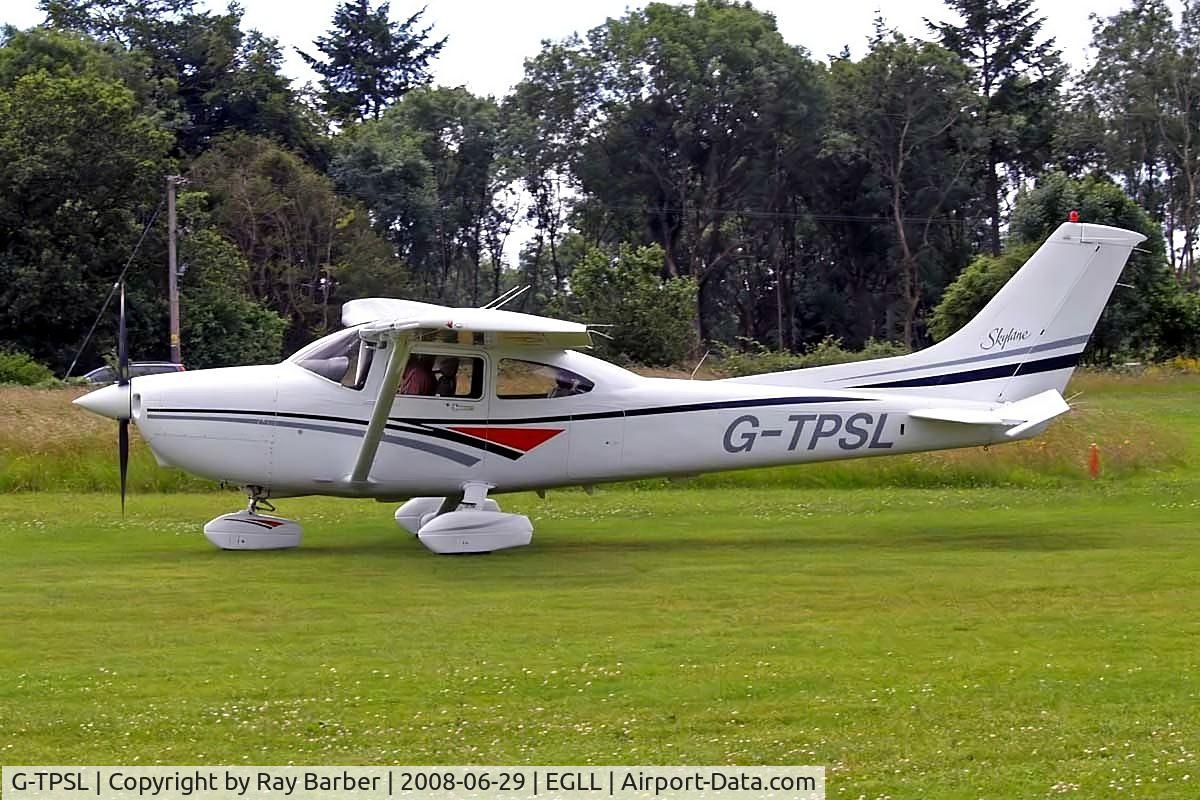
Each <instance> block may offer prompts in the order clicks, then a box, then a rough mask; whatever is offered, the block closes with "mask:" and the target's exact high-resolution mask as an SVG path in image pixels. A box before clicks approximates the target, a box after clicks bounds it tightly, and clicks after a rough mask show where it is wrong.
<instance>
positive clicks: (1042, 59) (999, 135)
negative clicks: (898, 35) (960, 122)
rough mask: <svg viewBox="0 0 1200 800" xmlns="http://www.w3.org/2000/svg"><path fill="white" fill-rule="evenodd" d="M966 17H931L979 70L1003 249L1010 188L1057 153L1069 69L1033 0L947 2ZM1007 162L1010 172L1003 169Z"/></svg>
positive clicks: (989, 176) (989, 200) (986, 173)
mask: <svg viewBox="0 0 1200 800" xmlns="http://www.w3.org/2000/svg"><path fill="white" fill-rule="evenodd" d="M947 5H948V6H949V7H950V8H951V9H952V10H953V11H955V12H956V13H957V14H958V15H959V16H960V17H961V20H962V21H961V22H960V23H958V24H955V23H953V22H945V23H934V22H928V21H927V22H928V24H929V28H930V30H931V31H932V32H934V33H935V34H937V35H938V36H939V38H940V39H941V43H942V45H944V46H945V47H946V49H948V50H950V51H951V52H953V53H955V54H956V55H958V56H959V58H961V59H962V60H963V62H964V63H965V64H967V65H968V66H970V67H971V68H972V70H973V72H974V76H975V89H976V94H977V97H978V114H979V131H980V137H981V141H980V145H979V147H980V154H981V156H982V157H981V158H980V162H979V163H980V168H981V170H982V178H983V187H984V196H983V200H984V203H985V207H986V209H987V215H988V218H989V221H990V224H991V229H990V231H989V236H988V246H989V248H990V250H991V252H992V254H993V255H998V254H999V253H1000V224H1001V216H1002V215H1001V205H1002V201H1003V198H1004V197H1005V196H1006V195H1007V194H1008V193H1009V191H1010V186H1013V185H1016V184H1018V183H1019V179H1020V178H1021V177H1022V176H1027V175H1032V174H1037V173H1038V172H1040V171H1041V169H1042V168H1043V167H1044V165H1045V164H1046V163H1047V161H1048V160H1049V159H1050V155H1051V151H1052V145H1053V137H1054V126H1055V122H1056V118H1055V107H1056V105H1057V102H1058V87H1059V85H1060V84H1061V83H1062V78H1063V67H1062V64H1061V61H1060V59H1059V51H1058V50H1057V49H1056V48H1055V46H1054V39H1053V38H1051V39H1045V40H1040V41H1039V39H1040V37H1041V30H1042V25H1043V24H1044V23H1045V21H1046V20H1045V17H1040V16H1038V15H1037V11H1036V9H1035V5H1034V0H947ZM1002 167H1003V168H1004V170H1005V173H1006V175H1005V176H1001V174H1000V172H999V170H1000V168H1002Z"/></svg>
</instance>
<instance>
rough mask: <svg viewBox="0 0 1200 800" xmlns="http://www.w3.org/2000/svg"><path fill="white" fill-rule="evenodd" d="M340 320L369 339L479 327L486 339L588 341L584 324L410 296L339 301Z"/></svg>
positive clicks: (538, 343) (541, 343)
mask: <svg viewBox="0 0 1200 800" xmlns="http://www.w3.org/2000/svg"><path fill="white" fill-rule="evenodd" d="M342 323H343V324H345V325H348V326H349V325H361V326H362V328H361V329H360V335H361V336H362V337H363V338H364V339H367V340H369V341H379V340H381V339H386V338H392V337H394V336H396V335H397V334H398V333H400V332H404V331H416V332H417V335H418V336H419V335H420V334H421V333H424V332H426V331H428V332H435V331H461V332H474V333H483V334H486V335H487V337H488V338H487V339H486V340H485V341H487V342H488V344H503V345H518V346H519V345H528V346H533V347H562V348H572V347H588V346H589V345H591V343H592V337H591V334H590V333H588V328H587V326H586V325H584V324H582V323H579V322H567V321H565V320H561V319H551V318H549V317H538V316H534V315H533V314H520V313H517V312H516V311H503V310H501V309H496V308H449V307H447V306H437V305H433V304H431V303H418V302H416V301H414V300H393V299H389V298H368V299H365V300H351V301H350V302H348V303H346V304H345V305H344V306H342Z"/></svg>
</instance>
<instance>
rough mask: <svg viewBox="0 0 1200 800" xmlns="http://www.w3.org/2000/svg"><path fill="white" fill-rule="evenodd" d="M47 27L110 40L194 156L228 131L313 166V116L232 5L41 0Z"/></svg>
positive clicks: (318, 152)
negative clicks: (138, 60)
mask: <svg viewBox="0 0 1200 800" xmlns="http://www.w3.org/2000/svg"><path fill="white" fill-rule="evenodd" d="M41 7H42V8H43V10H45V11H46V21H47V25H49V26H51V27H53V28H55V29H58V30H68V31H81V32H84V33H87V34H89V35H91V36H94V37H96V38H98V39H100V40H101V41H104V42H108V43H114V44H117V45H119V46H121V47H122V48H124V49H126V50H127V51H128V52H130V53H132V54H136V55H138V56H140V57H142V58H143V59H145V61H146V63H145V66H144V70H145V72H146V73H147V76H148V78H147V80H150V81H151V82H152V83H153V84H154V85H156V86H157V87H158V90H157V92H156V102H157V104H158V106H159V109H160V113H162V114H163V115H164V117H167V118H170V121H171V124H172V126H173V127H174V128H175V129H176V130H177V131H178V144H179V149H180V150H181V151H182V152H183V153H186V154H189V155H194V154H196V153H198V152H199V151H200V150H202V149H203V148H205V147H206V146H208V144H209V143H210V142H212V141H213V140H214V139H215V138H216V137H218V136H220V135H221V134H222V133H224V132H226V131H230V130H241V131H244V132H247V133H252V134H257V135H263V136H271V137H273V138H277V139H279V140H280V141H281V142H283V143H284V144H285V145H286V146H288V147H290V148H292V149H294V150H296V151H297V152H300V153H303V154H304V155H305V157H306V158H308V159H309V160H310V161H313V162H316V163H320V162H321V161H322V159H323V157H324V154H323V143H322V142H321V141H320V133H319V125H318V120H316V119H315V118H314V115H313V114H312V112H311V110H310V109H309V108H308V107H307V106H306V105H305V103H304V102H303V98H302V97H301V96H300V95H299V94H297V93H296V92H295V90H293V88H292V85H291V81H290V79H288V78H287V77H286V76H284V75H283V73H282V66H283V54H282V51H281V50H280V48H279V43H278V42H277V41H276V40H275V39H272V38H270V37H268V36H264V35H263V34H261V33H259V32H258V31H249V32H246V31H243V30H242V27H241V23H242V11H241V9H240V8H239V7H238V6H237V5H236V4H234V5H231V6H230V7H229V9H228V10H227V11H226V12H225V13H223V14H221V13H212V12H209V11H198V10H197V9H196V0H42V4H41Z"/></svg>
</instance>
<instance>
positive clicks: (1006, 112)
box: [0, 0, 1200, 372]
mask: <svg viewBox="0 0 1200 800" xmlns="http://www.w3.org/2000/svg"><path fill="white" fill-rule="evenodd" d="M42 8H43V10H44V11H45V13H46V19H45V22H44V24H43V25H41V26H38V27H35V28H32V29H29V30H25V31H18V30H14V29H11V28H10V29H6V30H4V31H3V33H2V34H0V347H8V348H13V349H17V350H20V351H23V352H27V353H29V354H31V355H32V356H33V357H35V358H37V359H39V360H42V361H45V362H46V363H48V364H50V365H51V366H52V367H53V368H54V369H55V370H57V371H59V372H61V371H62V370H63V369H65V367H66V365H67V364H68V363H70V361H71V359H72V357H73V356H74V353H75V350H76V349H77V348H78V347H79V345H80V343H81V342H82V341H83V339H84V336H85V334H86V332H87V330H88V328H89V326H90V325H91V322H92V319H93V318H94V316H95V314H96V312H97V310H98V308H99V306H100V303H101V301H102V299H103V297H104V295H105V294H106V293H107V291H108V289H109V287H110V286H111V285H112V282H113V280H114V279H115V278H116V276H117V275H119V274H120V272H121V270H122V269H123V268H124V266H125V264H126V262H130V269H129V273H128V276H129V277H128V288H129V298H130V302H129V304H130V308H131V336H132V340H133V343H134V352H135V355H136V357H140V358H154V357H162V355H164V354H165V350H166V333H165V324H164V320H165V316H166V313H165V310H166V303H165V299H164V288H165V284H166V279H167V276H166V274H165V262H166V259H165V250H166V231H165V226H164V222H163V218H162V213H161V211H162V198H163V193H164V190H165V179H166V177H167V176H168V175H172V174H179V175H182V176H184V178H186V180H187V183H186V184H185V185H183V186H182V187H181V189H180V197H179V207H180V226H181V227H180V230H181V237H180V243H179V254H180V266H181V269H182V270H184V274H183V275H182V277H181V278H180V286H181V292H182V300H183V311H182V318H183V336H184V354H185V361H187V362H188V363H189V364H191V365H192V366H209V365H215V364H233V363H244V362H248V361H257V360H264V359H271V358H275V357H278V356H279V355H281V354H282V353H284V352H288V351H290V350H293V349H295V348H296V347H297V346H299V345H300V344H301V343H303V342H305V341H307V340H309V339H311V338H312V337H313V336H315V335H318V334H320V333H322V332H324V331H326V330H328V329H330V328H331V327H333V326H336V325H337V323H338V316H339V313H338V312H339V309H340V304H341V303H342V302H344V301H346V300H348V299H351V298H353V297H361V296H367V295H393V296H406V297H412V298H415V299H424V300H429V301H433V302H439V303H447V304H464V305H479V304H482V303H485V302H487V301H488V300H489V299H490V298H491V297H494V296H496V295H497V294H499V293H501V292H503V291H505V290H507V289H508V288H510V287H512V286H515V285H518V284H528V285H529V286H530V287H531V289H530V291H528V292H527V293H525V294H524V295H522V296H521V297H520V299H519V300H517V301H516V302H515V303H514V304H513V305H512V306H510V308H514V309H516V310H521V311H526V312H533V313H554V314H559V315H565V316H571V317H573V318H577V319H584V320H588V321H591V322H596V323H602V324H610V325H612V326H613V327H611V328H608V329H606V332H607V333H608V334H609V335H610V336H611V339H609V340H605V342H604V343H603V344H602V345H601V346H600V347H601V349H602V350H603V351H604V352H605V353H606V354H608V355H609V356H611V357H614V358H619V359H627V360H634V361H640V362H645V363H667V362H679V361H687V360H689V359H692V358H696V357H698V356H699V354H700V353H702V352H704V351H705V350H714V349H715V350H720V349H722V348H723V349H724V350H725V351H726V352H727V353H730V354H734V353H736V351H738V350H744V351H746V352H747V353H748V356H747V357H749V358H753V359H762V358H764V356H763V353H764V351H765V350H770V351H774V352H777V353H779V354H781V355H780V363H796V361H797V359H796V358H793V357H791V356H789V355H788V354H796V355H797V356H798V358H799V359H800V360H804V359H810V358H811V354H812V353H814V352H817V351H821V350H822V348H825V349H828V348H829V347H830V345H829V344H828V343H829V342H835V341H836V342H838V343H839V344H838V347H839V348H843V347H844V348H846V349H860V348H862V347H863V346H864V345H865V344H866V343H868V342H872V343H873V344H872V347H879V346H880V345H879V344H878V343H880V342H891V343H894V344H893V345H888V346H889V347H899V348H901V349H903V348H913V347H921V346H924V345H926V344H928V343H929V342H930V341H931V340H932V338H935V337H941V336H945V335H947V334H948V333H949V332H951V331H952V330H954V329H955V328H957V327H958V326H959V325H960V324H961V323H962V322H963V321H964V320H965V319H966V318H968V317H969V316H970V314H973V313H974V312H975V310H977V309H978V308H979V307H980V305H981V304H982V303H984V302H986V299H987V298H988V297H989V296H990V295H991V293H993V292H994V291H995V289H996V288H997V287H998V286H999V285H1000V284H1001V283H1003V281H1004V280H1005V279H1006V278H1007V277H1008V276H1009V275H1010V274H1011V273H1012V271H1013V270H1014V269H1016V268H1017V267H1018V266H1019V265H1020V263H1021V262H1022V261H1023V259H1024V258H1025V257H1026V256H1027V255H1028V253H1029V252H1031V251H1032V249H1033V248H1034V247H1036V245H1037V244H1038V243H1039V242H1040V241H1041V240H1042V239H1043V238H1044V237H1045V236H1046V234H1047V233H1048V232H1049V231H1050V230H1052V229H1053V227H1054V226H1055V225H1057V224H1058V223H1059V222H1060V221H1062V220H1064V219H1065V218H1066V216H1067V213H1068V212H1069V211H1070V210H1072V209H1078V210H1079V211H1080V212H1081V214H1082V216H1083V218H1084V220H1086V221H1092V222H1103V223H1109V224H1115V225H1122V226H1125V227H1132V228H1135V229H1137V230H1141V231H1143V232H1144V233H1146V234H1147V235H1148V237H1149V241H1148V243H1147V245H1146V246H1145V247H1144V250H1145V252H1139V253H1137V254H1136V255H1135V257H1134V259H1133V260H1132V264H1131V267H1130V268H1129V270H1128V271H1127V273H1126V275H1125V278H1124V279H1123V283H1126V284H1128V288H1126V287H1119V288H1118V289H1117V291H1116V293H1115V295H1114V302H1113V303H1112V305H1111V307H1110V309H1109V310H1108V311H1107V312H1106V313H1105V316H1104V318H1103V319H1102V321H1101V326H1100V328H1099V331H1098V335H1097V337H1096V338H1095V341H1094V343H1093V349H1092V351H1091V355H1092V357H1093V358H1095V359H1098V360H1113V359H1125V358H1160V357H1173V356H1176V355H1195V354H1197V353H1198V352H1200V299H1198V295H1197V292H1198V291H1200V274H1198V271H1197V269H1196V265H1195V251H1196V249H1197V247H1198V245H1200V242H1198V241H1197V236H1198V234H1200V206H1198V204H1200V134H1197V131H1198V130H1200V0H1187V1H1186V2H1184V3H1183V8H1182V13H1180V14H1176V13H1175V12H1174V11H1173V7H1172V5H1171V4H1169V3H1167V2H1166V0H1131V2H1130V6H1129V8H1128V9H1126V10H1124V11H1121V12H1119V13H1117V14H1116V15H1114V16H1113V17H1111V18H1107V19H1098V20H1097V23H1096V27H1095V40H1094V48H1095V53H1096V58H1095V59H1094V60H1093V64H1094V65H1093V66H1091V67H1089V68H1088V69H1086V70H1084V71H1082V72H1079V73H1078V74H1070V73H1069V72H1068V70H1067V67H1066V65H1065V64H1064V63H1063V61H1062V59H1061V57H1060V54H1059V52H1058V50H1057V48H1056V47H1055V44H1054V42H1053V40H1052V39H1051V38H1049V37H1048V36H1046V35H1045V32H1044V31H1043V19H1042V18H1041V17H1040V16H1039V14H1038V12H1037V9H1036V6H1035V5H1034V3H1033V0H947V6H946V8H945V13H944V14H942V15H940V16H939V17H938V18H937V19H933V20H931V21H930V23H929V30H928V37H927V40H918V39H911V38H906V37H903V36H901V35H899V34H897V33H896V32H894V31H892V30H890V29H889V28H888V26H887V24H886V21H885V20H884V19H882V18H881V19H879V20H878V23H877V25H876V30H875V32H874V34H873V35H872V36H871V37H870V39H869V41H868V43H867V49H866V51H865V54H864V55H863V56H862V57H861V58H858V59H855V58H852V57H851V56H850V55H849V53H843V54H840V55H837V56H833V57H830V58H827V59H824V60H821V59H817V58H814V57H813V56H812V55H810V54H809V53H807V52H806V51H805V50H804V49H802V48H800V47H797V46H796V45H794V44H792V43H790V42H788V41H786V40H785V39H784V38H783V36H782V35H781V34H780V32H779V30H778V28H777V27H776V24H775V20H774V19H773V18H772V17H771V16H770V15H769V14H764V13H762V12H761V11H759V10H757V9H755V8H754V7H753V6H752V5H751V4H749V3H737V2H730V1H729V0H696V2H695V3H693V4H691V5H667V4H663V3H651V4H649V5H647V6H646V7H644V8H641V9H637V10H630V11H628V12H626V13H625V14H624V15H623V16H621V17H619V18H613V19H608V20H606V21H601V20H597V23H599V24H598V25H597V27H595V28H593V29H592V30H590V31H588V32H587V33H586V34H585V35H583V36H573V37H570V38H568V39H565V40H562V41H551V42H545V43H544V44H543V45H542V47H541V49H540V51H539V52H536V53H531V54H530V58H529V59H528V60H527V62H526V65H525V75H524V78H523V79H522V80H521V81H520V82H519V83H518V84H517V85H516V86H515V87H513V89H512V90H511V91H510V92H509V93H508V94H507V95H506V96H505V97H502V98H492V97H478V96H476V95H474V94H472V93H471V92H470V91H468V90H467V89H465V88H463V87H457V88H447V87H438V86H435V85H433V84H432V77H433V76H434V75H435V74H436V57H437V55H438V53H439V51H440V50H441V49H442V46H443V45H444V43H445V41H446V40H445V38H444V37H443V36H440V35H439V34H438V33H435V30H444V29H448V28H449V21H448V20H438V19H436V18H434V17H433V16H432V15H433V14H435V13H436V9H435V8H430V9H428V10H425V9H422V8H420V7H419V6H413V7H411V8H406V9H403V10H401V9H399V8H397V9H394V10H393V9H391V8H389V6H388V4H387V3H380V4H376V5H372V3H371V2H370V0H346V2H343V3H341V4H340V5H339V6H338V8H337V10H336V12H335V14H334V16H333V18H332V20H331V22H330V27H329V29H328V31H327V33H326V34H325V35H323V36H321V37H320V38H318V40H317V41H316V42H314V43H313V47H312V48H307V49H306V53H307V55H306V56H305V57H306V58H307V59H308V62H309V63H310V64H311V65H312V66H313V68H314V69H315V70H316V71H317V73H318V75H319V77H320V81H319V85H318V86H317V87H315V89H314V90H313V91H307V90H303V89H300V88H298V87H297V86H296V85H294V84H293V82H292V80H291V79H290V78H289V77H287V76H286V75H284V74H283V73H282V71H281V68H282V50H281V49H280V46H279V44H278V42H276V41H274V40H273V39H271V38H270V37H268V36H265V35H263V34H262V33H260V32H258V31H253V30H247V29H245V28H244V26H243V21H242V16H241V11H240V9H239V8H238V7H237V6H236V5H233V6H230V8H229V9H228V10H226V11H224V12H213V11H208V10H205V8H203V7H201V6H200V5H199V3H198V2H197V0H42ZM393 13H395V14H396V17H395V19H393V17H392V14H393ZM1013 198H1016V202H1015V204H1010V201H1012V199H1013ZM143 231H145V234H146V235H145V239H144V241H143V242H142V244H141V246H140V247H138V248H136V249H135V242H137V241H138V239H139V237H140V236H141V235H142V233H143ZM131 258H132V261H130V259H131ZM114 327H115V325H114V323H113V321H112V320H111V319H108V318H106V319H102V320H101V323H100V326H99V329H98V331H97V333H96V336H95V337H94V339H93V341H92V343H91V345H90V346H89V348H88V350H87V352H86V353H85V354H84V358H83V360H82V362H81V366H83V367H89V366H94V364H95V363H96V362H98V361H100V360H102V359H103V358H105V357H106V356H108V355H109V354H110V353H111V351H112V349H113V338H114ZM822 343H826V344H824V345H822ZM806 363H807V362H806Z"/></svg>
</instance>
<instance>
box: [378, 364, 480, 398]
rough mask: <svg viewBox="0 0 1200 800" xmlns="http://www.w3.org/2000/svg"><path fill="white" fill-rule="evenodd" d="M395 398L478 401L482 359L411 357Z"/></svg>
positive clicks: (405, 367) (405, 366)
mask: <svg viewBox="0 0 1200 800" xmlns="http://www.w3.org/2000/svg"><path fill="white" fill-rule="evenodd" d="M396 394H399V395H409V396H413V397H457V398H460V399H463V400H478V399H479V398H481V397H483V359H482V358H475V357H473V356H446V355H433V354H430V353H413V354H412V355H410V356H409V357H408V363H406V364H405V365H404V373H403V377H402V378H401V379H400V390H399V391H398V392H396Z"/></svg>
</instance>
